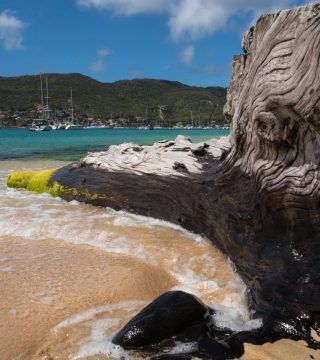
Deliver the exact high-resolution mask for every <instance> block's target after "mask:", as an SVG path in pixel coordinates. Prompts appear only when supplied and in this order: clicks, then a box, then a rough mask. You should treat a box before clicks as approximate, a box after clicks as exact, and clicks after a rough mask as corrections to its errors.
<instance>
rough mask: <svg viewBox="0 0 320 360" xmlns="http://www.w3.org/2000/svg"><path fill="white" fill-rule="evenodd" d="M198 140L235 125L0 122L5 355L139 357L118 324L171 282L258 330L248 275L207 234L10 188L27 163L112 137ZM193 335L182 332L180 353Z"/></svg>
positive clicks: (221, 317) (39, 163)
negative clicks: (122, 340) (6, 125)
mask: <svg viewBox="0 0 320 360" xmlns="http://www.w3.org/2000/svg"><path fill="white" fill-rule="evenodd" d="M180 134H182V135H186V136H188V137H190V138H191V139H192V141H193V142H199V141H205V140H208V139H210V138H213V137H221V136H226V135H228V130H184V129H181V130H180V129H177V130H165V129H161V130H160V129H159V130H152V131H146V130H135V129H88V130H78V131H76V130H75V131H51V132H40V133H34V132H29V131H28V130H27V129H0V297H1V302H0V359H2V360H12V359H17V360H18V359H19V360H29V359H38V360H40V359H102V360H103V359H139V358H140V355H138V354H137V353H135V352H132V351H124V350H123V349H121V348H120V347H118V346H115V345H113V344H112V341H111V340H112V336H113V335H114V334H115V333H116V332H117V331H118V330H119V329H120V328H121V327H122V326H123V325H124V324H125V323H126V322H127V321H128V320H129V319H130V318H131V317H133V316H134V315H135V314H136V313H137V312H138V311H140V310H141V309H142V308H143V307H144V306H146V305H147V304H148V303H150V301H152V300H153V299H154V298H156V297H157V296H159V295H160V294H162V293H163V292H166V291H169V290H178V289H179V290H184V291H187V292H189V293H192V294H194V295H196V296H198V297H199V298H200V299H202V300H203V301H204V302H206V303H207V304H211V305H212V306H213V307H214V308H215V309H216V310H217V311H216V314H215V321H216V323H217V324H220V325H221V327H226V326H227V327H229V328H231V329H234V330H241V329H244V330H248V329H252V328H254V327H258V326H260V325H261V324H259V320H251V316H252V314H250V312H249V311H248V306H247V296H246V287H245V285H244V283H243V282H242V280H241V279H240V277H239V276H238V274H237V273H236V271H235V269H234V267H233V264H232V263H231V262H230V261H229V259H227V258H226V257H225V256H224V255H223V254H221V253H220V252H219V251H218V250H217V249H216V248H215V247H214V246H213V245H212V243H211V242H210V241H209V240H208V239H206V238H205V237H202V236H200V235H199V234H194V233H191V232H188V231H186V230H185V229H183V228H181V227H179V226H176V225H173V224H170V223H167V222H165V221H162V220H159V219H153V218H147V217H143V216H138V215H135V214H131V213H128V212H124V211H114V210H113V209H109V208H98V207H93V206H90V205H86V204H82V203H79V202H76V201H71V202H66V201H63V200H62V199H59V198H52V197H50V196H49V195H47V194H35V193H32V192H27V191H24V190H14V189H9V188H7V186H6V179H7V176H8V175H9V174H10V173H11V172H13V171H17V170H25V171H28V170H38V169H39V170H40V169H49V168H56V167H62V166H65V165H67V164H69V163H70V162H73V161H76V160H78V159H80V158H81V157H82V156H84V155H85V154H86V153H87V152H88V151H97V150H99V151H101V150H106V149H107V148H108V146H109V145H111V144H119V143H123V142H134V143H137V144H141V145H147V144H151V143H153V142H155V141H159V140H163V139H168V140H169V139H174V138H175V137H176V136H177V135H180ZM194 346H196V345H195V344H192V343H191V344H187V345H186V344H179V343H176V344H175V345H174V346H173V347H172V348H171V349H168V352H171V353H179V352H183V351H186V350H190V349H192V348H193V347H194Z"/></svg>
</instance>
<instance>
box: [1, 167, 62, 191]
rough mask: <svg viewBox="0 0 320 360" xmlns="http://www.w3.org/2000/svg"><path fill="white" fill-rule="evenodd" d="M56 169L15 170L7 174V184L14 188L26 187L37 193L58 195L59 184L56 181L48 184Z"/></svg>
mask: <svg viewBox="0 0 320 360" xmlns="http://www.w3.org/2000/svg"><path fill="white" fill-rule="evenodd" d="M57 170H58V169H49V170H40V171H16V172H14V173H12V174H10V175H9V176H8V179H7V186H8V187H10V188H14V189H26V190H29V191H34V192H37V193H45V192H47V193H49V194H51V195H52V196H58V193H59V190H60V186H59V184H58V183H55V184H52V185H49V180H50V178H51V176H52V175H53V174H54V173H55V172H56V171H57Z"/></svg>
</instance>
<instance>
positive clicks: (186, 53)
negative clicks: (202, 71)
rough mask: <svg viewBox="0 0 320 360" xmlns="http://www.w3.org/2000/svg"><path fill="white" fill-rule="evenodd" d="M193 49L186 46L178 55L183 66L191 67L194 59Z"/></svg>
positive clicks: (190, 46)
mask: <svg viewBox="0 0 320 360" xmlns="http://www.w3.org/2000/svg"><path fill="white" fill-rule="evenodd" d="M194 55H195V49H194V46H193V45H188V46H186V47H185V48H184V49H183V50H182V52H181V54H180V61H181V62H182V63H183V64H185V65H191V64H192V62H193V59H194Z"/></svg>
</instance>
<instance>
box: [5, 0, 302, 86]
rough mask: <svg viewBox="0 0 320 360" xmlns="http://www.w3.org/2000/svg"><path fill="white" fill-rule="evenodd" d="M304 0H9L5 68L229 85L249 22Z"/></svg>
mask: <svg viewBox="0 0 320 360" xmlns="http://www.w3.org/2000/svg"><path fill="white" fill-rule="evenodd" d="M303 3H305V1H302V0H28V1H26V0H1V1H0V75H1V76H16V75H25V74H36V73H39V72H40V71H41V72H55V73H71V72H72V73H82V74H85V75H88V76H91V77H93V78H95V79H97V80H99V81H103V82H112V81H116V80H121V79H132V78H157V79H168V80H175V81H180V82H183V83H186V84H189V85H195V86H215V85H220V86H227V84H228V81H229V77H230V70H231V60H232V56H233V55H234V54H238V53H240V52H241V47H240V44H241V38H242V34H243V32H244V30H245V29H246V28H247V27H248V26H250V24H252V22H253V21H254V20H255V19H256V18H257V17H258V16H259V15H260V14H261V13H265V12H270V11H276V10H279V9H283V8H288V7H291V6H296V5H302V4H303Z"/></svg>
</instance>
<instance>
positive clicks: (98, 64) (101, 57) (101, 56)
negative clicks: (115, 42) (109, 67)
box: [90, 48, 112, 72]
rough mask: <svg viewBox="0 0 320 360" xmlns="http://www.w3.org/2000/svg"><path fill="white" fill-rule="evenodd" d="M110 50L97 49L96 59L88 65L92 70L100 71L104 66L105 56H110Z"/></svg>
mask: <svg viewBox="0 0 320 360" xmlns="http://www.w3.org/2000/svg"><path fill="white" fill-rule="evenodd" d="M111 53H112V51H111V50H110V49H108V48H101V49H99V50H98V51H97V59H96V60H95V61H94V62H93V63H92V64H91V65H90V70H91V71H93V72H101V71H103V70H105V68H106V58H107V57H108V56H110V55H111Z"/></svg>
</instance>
